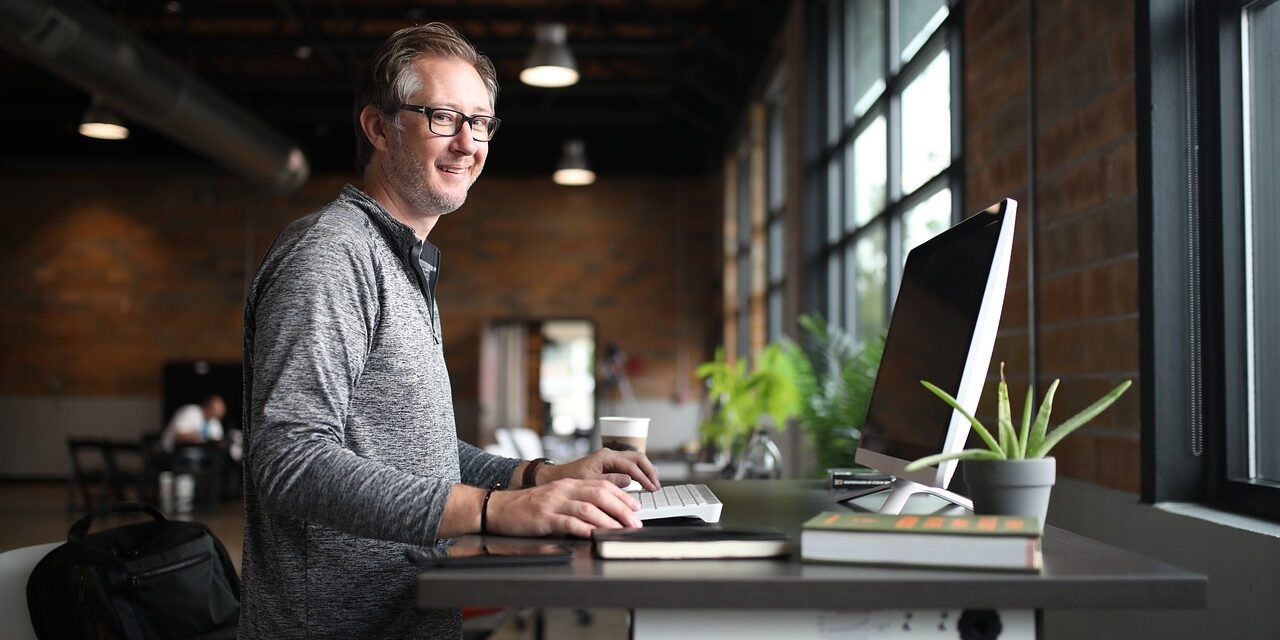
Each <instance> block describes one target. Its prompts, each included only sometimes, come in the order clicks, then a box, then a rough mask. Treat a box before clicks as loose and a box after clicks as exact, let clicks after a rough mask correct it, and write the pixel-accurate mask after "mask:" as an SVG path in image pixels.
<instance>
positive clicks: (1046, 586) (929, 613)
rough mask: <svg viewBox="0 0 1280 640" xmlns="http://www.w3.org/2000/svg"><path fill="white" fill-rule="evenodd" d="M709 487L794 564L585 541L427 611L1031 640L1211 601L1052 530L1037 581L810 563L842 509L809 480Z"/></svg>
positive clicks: (431, 575) (792, 632)
mask: <svg viewBox="0 0 1280 640" xmlns="http://www.w3.org/2000/svg"><path fill="white" fill-rule="evenodd" d="M708 485H709V486H710V487H711V489H712V490H713V491H714V492H715V493H716V495H717V496H719V498H720V499H721V501H722V502H724V512H723V514H722V516H721V523H722V524H723V525H724V526H726V527H732V526H745V527H751V526H757V527H759V526H764V527H773V528H776V529H780V530H782V531H784V532H786V533H787V535H788V536H790V538H791V541H792V543H793V545H794V547H795V548H796V551H795V553H793V554H792V556H791V557H789V558H784V559H773V560H599V559H596V558H594V557H592V555H591V545H590V543H589V542H587V541H576V542H571V544H573V545H575V547H576V555H575V557H574V559H573V560H572V561H571V562H570V563H569V564H567V565H550V566H529V567H507V568H499V567H493V568H466V569H432V570H428V571H424V572H422V573H421V575H420V576H419V580H418V604H419V606H424V607H447V606H451V607H461V606H500V607H556V608H622V609H632V610H633V611H632V625H633V627H632V631H633V637H634V638H646V637H711V636H716V635H723V636H724V637H735V638H750V637H762V638H763V637H778V635H779V633H783V632H785V634H786V637H787V638H788V640H799V639H800V638H805V637H812V638H829V637H830V638H835V637H846V638H863V637H865V638H879V637H953V638H954V637H959V635H958V634H957V633H956V631H955V625H956V623H957V621H958V618H959V616H960V613H961V612H962V611H965V610H970V611H972V610H979V609H982V610H991V609H994V610H998V611H999V615H1000V616H1001V617H1002V620H1003V626H1004V631H1005V633H1004V634H1002V635H1001V636H1000V637H1002V638H1003V637H1019V636H1020V637H1031V636H1034V635H1036V628H1037V626H1038V625H1037V624H1036V619H1037V617H1038V616H1036V612H1039V611H1043V610H1045V609H1116V608H1123V609H1180V608H1202V607H1204V606H1205V602H1206V597H1207V596H1206V594H1207V590H1208V578H1207V577H1206V576H1204V575H1201V574H1196V573H1191V572H1188V571H1184V570H1182V569H1178V568H1176V567H1173V566H1170V565H1168V564H1165V563H1162V562H1159V561H1156V560H1153V559H1150V558H1146V557H1144V556H1141V555H1138V554H1135V553H1131V552H1128V551H1125V550H1123V549H1119V548H1117V547H1113V546H1111V545H1108V544H1104V543H1102V542H1098V541H1096V540H1091V539H1089V538H1085V537H1082V536H1078V535H1075V534H1072V533H1070V532H1067V531H1063V530H1061V529H1058V528H1055V527H1046V528H1045V533H1044V540H1043V551H1044V569H1043V571H1042V572H1040V573H1038V574H1037V573H1004V572H989V571H967V570H932V569H919V568H893V567H874V566H859V565H836V564H814V563H804V562H801V561H800V560H799V550H798V549H799V542H800V525H801V523H803V522H804V521H805V520H808V519H809V518H810V517H812V516H813V515H815V514H817V513H818V512H820V511H823V510H828V509H843V508H844V507H841V506H840V505H838V504H836V503H835V499H836V498H837V497H839V496H838V495H837V494H836V493H834V492H832V491H829V490H827V489H825V488H823V487H822V485H821V483H819V482H817V481H806V480H744V481H714V482H709V483H708ZM518 540H519V539H516V538H499V537H496V536H489V537H488V541H490V542H498V541H501V542H503V543H516V542H517V541H518ZM677 629H679V630H682V631H676V630H677ZM907 632H910V633H907ZM673 633H674V634H675V635H672V634H673ZM904 634H906V635H904Z"/></svg>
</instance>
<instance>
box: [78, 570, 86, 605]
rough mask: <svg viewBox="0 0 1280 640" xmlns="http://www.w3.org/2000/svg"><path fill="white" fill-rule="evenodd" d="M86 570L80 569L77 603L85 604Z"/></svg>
mask: <svg viewBox="0 0 1280 640" xmlns="http://www.w3.org/2000/svg"><path fill="white" fill-rule="evenodd" d="M84 571H85V570H84V569H83V568H81V569H80V588H79V589H78V590H77V591H76V602H84V592H85V588H86V584H85V583H86V580H85V577H84Z"/></svg>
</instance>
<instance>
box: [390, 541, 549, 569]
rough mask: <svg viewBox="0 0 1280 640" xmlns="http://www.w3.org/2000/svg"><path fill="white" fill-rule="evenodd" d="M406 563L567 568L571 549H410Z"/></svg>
mask: <svg viewBox="0 0 1280 640" xmlns="http://www.w3.org/2000/svg"><path fill="white" fill-rule="evenodd" d="M405 555H406V556H408V557H409V560H410V561H412V562H413V563H414V564H416V565H418V566H419V567H421V568H423V569H434V568H447V567H503V566H517V565H528V564H566V563H568V562H569V560H571V559H573V549H571V548H569V547H568V546H565V545H563V544H556V543H552V542H535V541H528V542H523V541H521V542H488V543H485V542H480V543H474V544H454V545H450V546H447V547H432V548H424V547H409V548H408V549H405Z"/></svg>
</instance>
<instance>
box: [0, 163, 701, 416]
mask: <svg viewBox="0 0 1280 640" xmlns="http://www.w3.org/2000/svg"><path fill="white" fill-rule="evenodd" d="M342 182H343V179H342V178H338V177H327V178H325V177H322V178H316V179H313V180H311V181H310V182H309V183H308V185H307V186H306V187H305V188H304V189H303V190H301V191H300V192H298V193H295V194H290V195H287V196H270V195H266V194H262V193H260V192H257V191H255V190H252V189H251V188H249V187H246V186H245V185H244V184H243V183H242V182H240V181H238V180H234V179H230V178H200V177H190V176H164V175H157V174H145V173H143V174H139V175H137V176H123V175H79V176H76V175H72V174H70V173H66V172H59V173H50V174H28V175H16V174H13V173H9V174H7V175H6V176H4V177H3V178H0V192H3V193H4V204H3V209H2V210H0V363H3V364H2V365H0V396H5V397H31V398H39V397H49V398H54V397H58V396H61V395H65V396H91V397H92V396H97V397H115V396H119V397H148V396H150V397H158V396H159V394H160V370H161V363H162V362H165V361H168V360H195V359H209V360H232V361H236V360H239V359H240V356H241V335H242V331H241V326H242V315H241V314H242V313H243V297H244V290H245V286H246V283H247V281H248V279H249V278H250V277H252V273H253V271H254V269H256V267H257V264H258V262H259V261H260V260H261V257H262V255H263V254H264V253H265V251H266V249H267V247H268V246H269V244H270V242H271V240H272V239H273V238H274V237H275V234H276V233H277V232H278V231H279V230H280V228H282V227H283V226H284V225H285V224H287V223H288V221H290V220H292V219H294V218H296V217H298V216H300V215H303V214H305V213H308V212H309V211H311V210H313V209H315V208H316V207H318V206H320V205H321V204H323V203H325V202H327V201H329V200H330V199H332V197H333V196H334V195H335V194H336V193H337V190H338V188H339V187H340V186H341V184H342ZM714 193H715V191H714V187H713V186H712V185H711V182H710V181H709V180H657V179H652V180H650V179H631V180H617V181H614V180H609V179H608V178H607V177H606V178H605V179H602V180H601V181H600V182H598V183H597V184H596V185H594V186H592V187H589V188H585V189H571V188H565V187H557V186H555V185H553V184H552V183H551V181H550V179H549V177H548V178H527V179H520V178H502V177H497V176H486V177H485V178H484V179H483V180H481V181H480V183H479V184H478V185H477V187H476V189H475V191H474V192H473V194H472V197H471V199H470V201H469V202H468V204H467V205H466V206H465V207H464V208H463V209H461V210H460V211H458V212H456V213H454V214H451V215H449V216H447V217H446V218H445V219H444V220H443V221H442V222H441V223H440V224H439V225H438V226H437V227H436V230H435V231H434V232H433V233H432V236H431V239H432V241H433V242H434V243H435V244H437V245H438V246H440V247H441V249H442V250H443V252H444V259H443V265H442V268H443V274H442V280H441V283H440V286H439V292H440V295H441V306H442V320H443V322H444V330H445V335H446V346H447V353H446V356H447V358H448V360H449V363H450V369H451V371H452V379H453V385H454V395H455V402H456V403H457V405H458V413H459V422H460V424H459V426H460V430H461V431H462V432H463V435H464V436H469V435H470V434H471V433H474V431H473V429H474V419H475V415H476V409H475V407H476V395H477V378H478V375H479V372H478V369H477V367H478V359H479V331H480V328H481V326H482V325H483V323H485V322H487V321H490V320H495V319H512V318H534V319H537V318H552V317H556V318H560V317H569V318H588V319H592V320H594V321H595V323H596V330H597V341H598V344H599V345H600V347H601V349H603V346H604V345H605V344H606V343H608V342H616V343H618V344H619V345H620V346H621V347H622V348H623V349H624V350H625V351H627V353H628V354H629V355H630V356H631V357H632V360H633V363H634V364H633V369H632V376H633V383H634V385H635V388H636V392H637V394H638V395H640V396H648V397H662V398H671V397H673V396H674V395H676V394H677V392H689V391H691V390H694V389H696V387H695V386H693V385H694V381H693V378H692V369H693V367H694V365H696V364H697V363H698V362H700V361H701V360H703V359H706V358H708V357H709V355H708V354H709V347H708V344H709V341H710V339H709V337H708V336H709V334H710V332H711V331H712V330H713V326H714V323H715V322H716V320H715V319H714V318H713V315H714V313H715V308H714V307H715V300H716V299H718V296H717V293H716V292H717V291H718V286H719V283H718V275H717V274H716V273H715V269H714V266H713V265H714V264H715V262H714V252H713V251H712V250H711V248H710V247H711V244H712V240H711V235H710V234H711V224H712V223H711V220H712V217H713V215H714V214H715V212H716V210H717V207H718V204H716V203H715V202H714V197H713V195H714ZM678 234H689V236H688V237H689V238H690V239H691V240H690V241H689V242H686V243H684V244H683V245H682V246H684V247H687V250H686V251H684V252H683V253H682V252H679V251H677V249H676V247H677V246H678V245H677V243H676V242H675V238H676V237H677V235H678Z"/></svg>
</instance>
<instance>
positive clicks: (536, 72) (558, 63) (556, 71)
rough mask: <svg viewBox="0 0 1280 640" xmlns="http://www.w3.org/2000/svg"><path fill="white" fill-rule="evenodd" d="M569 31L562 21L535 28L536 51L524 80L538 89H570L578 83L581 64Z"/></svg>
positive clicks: (529, 59) (525, 72) (528, 60)
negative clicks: (576, 59)
mask: <svg viewBox="0 0 1280 640" xmlns="http://www.w3.org/2000/svg"><path fill="white" fill-rule="evenodd" d="M568 34H569V30H568V28H566V27H565V26H564V25H563V24H560V23H558V22H548V23H543V24H540V25H538V26H536V27H534V42H533V49H531V50H530V51H529V57H528V58H526V59H525V63H524V71H521V72H520V81H521V82H523V83H525V84H527V85H531V86H534V87H548V88H557V87H567V86H569V85H571V84H574V83H576V82H577V81H578V63H577V62H574V60H573V52H572V51H570V50H569V45H568V43H567V39H568Z"/></svg>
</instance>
